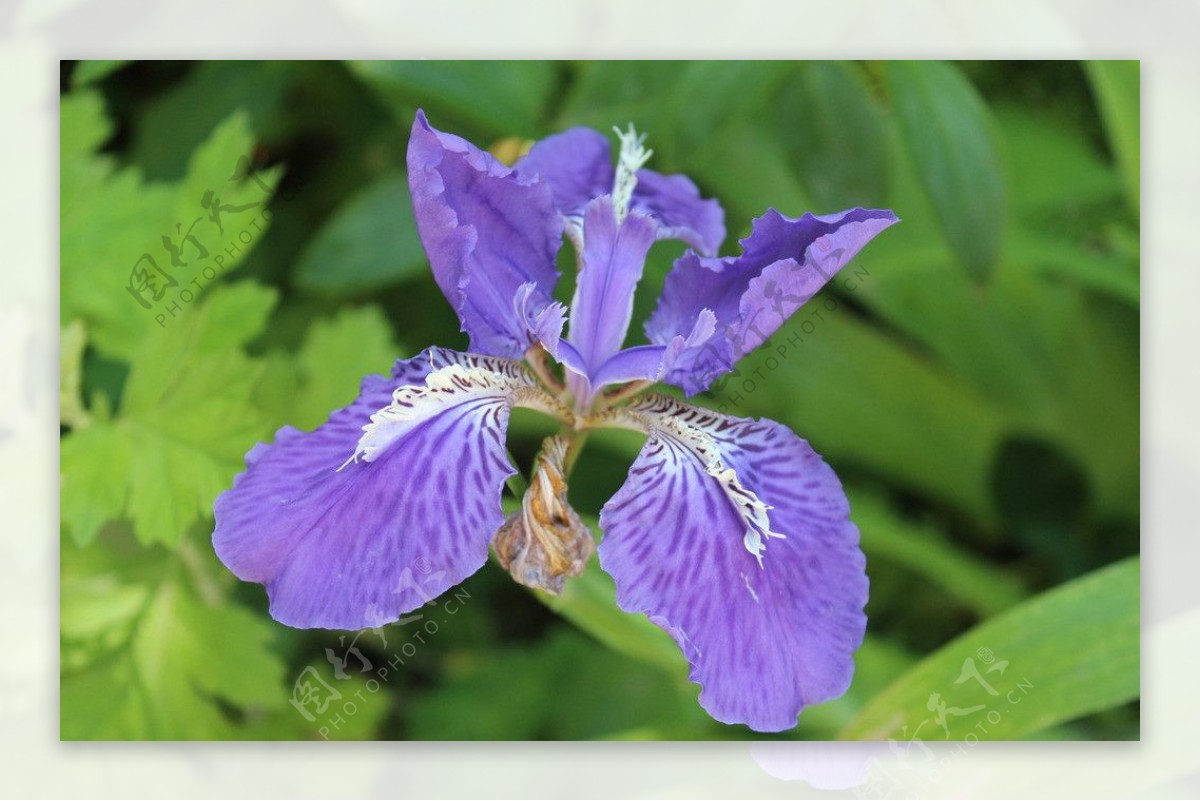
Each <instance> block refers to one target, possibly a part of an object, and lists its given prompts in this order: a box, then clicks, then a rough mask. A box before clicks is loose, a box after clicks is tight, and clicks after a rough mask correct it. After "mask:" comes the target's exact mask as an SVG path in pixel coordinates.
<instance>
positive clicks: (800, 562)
mask: <svg viewBox="0 0 1200 801" xmlns="http://www.w3.org/2000/svg"><path fill="white" fill-rule="evenodd" d="M616 414H618V415H620V416H621V422H622V423H623V424H625V425H631V426H632V427H637V428H641V429H642V430H646V431H648V432H649V439H648V440H647V441H646V445H645V446H644V447H643V448H642V451H641V453H640V454H639V455H638V458H637V460H636V461H635V462H634V464H633V466H632V467H631V468H630V471H629V477H628V479H626V482H625V484H624V485H623V486H622V487H621V489H620V490H619V491H618V492H617V494H616V495H615V496H613V498H612V499H611V500H610V501H609V502H608V503H607V504H606V505H605V506H604V509H603V511H602V512H601V514H600V526H601V528H602V529H603V530H604V538H603V540H602V541H601V543H600V548H599V552H600V564H601V566H602V567H603V568H604V570H606V571H607V572H608V573H609V574H610V575H611V576H612V577H613V578H614V579H615V581H616V584H617V602H618V604H619V605H620V606H621V608H622V609H624V610H626V611H628V612H644V613H645V614H646V615H648V616H649V617H650V619H651V620H652V621H654V622H655V623H656V624H658V625H659V626H661V627H662V628H664V629H666V630H667V631H668V632H669V633H670V634H671V635H672V636H673V637H674V638H675V641H676V642H677V643H678V644H679V646H680V648H682V649H683V652H684V654H685V656H687V658H688V661H689V662H690V663H691V665H692V670H691V676H690V678H691V679H692V681H694V682H696V683H697V684H699V685H700V686H701V688H702V689H701V692H700V703H701V705H703V706H704V708H705V709H707V710H708V712H709V714H711V715H712V716H713V717H714V718H716V719H717V720H720V721H722V722H725V723H745V724H746V725H748V726H749V727H750V728H752V729H755V730H758V731H780V730H782V729H787V728H791V727H792V726H794V725H795V724H796V717H797V715H798V714H799V713H800V711H801V710H802V709H803V708H804V707H806V706H809V705H811V704H817V703H821V702H822V701H828V700H830V699H833V698H836V697H838V696H840V695H841V694H842V693H844V692H845V691H846V689H847V687H849V685H850V679H851V676H852V675H853V672H854V662H853V653H854V651H855V649H857V648H858V646H859V645H860V644H861V643H862V639H863V634H864V632H865V629H866V616H865V615H864V614H863V606H864V605H865V603H866V600H867V577H866V574H865V572H864V566H865V560H864V558H863V555H862V552H861V551H860V550H859V547H858V529H857V528H856V527H855V526H854V524H853V523H851V522H850V520H849V505H848V504H847V501H846V496H845V494H844V493H843V491H842V488H841V484H840V483H839V482H838V479H837V477H836V476H835V475H834V473H833V471H832V470H831V469H830V468H829V466H828V465H826V464H825V463H824V462H823V461H822V460H821V457H820V456H818V455H817V454H816V453H814V452H813V450H812V448H810V447H809V445H808V443H806V442H805V441H804V440H802V439H800V438H799V437H797V436H796V435H795V434H793V433H792V432H791V431H789V430H788V429H787V428H785V427H784V426H782V425H780V424H779V423H775V422H772V421H770V420H748V419H744V418H736V417H727V416H724V415H717V414H715V413H712V412H708V411H706V410H703V409H698V408H695V407H692V406H689V405H687V404H684V403H681V402H679V401H676V400H673V399H670V398H666V397H663V396H651V397H647V398H644V399H642V400H639V401H636V402H635V403H634V404H632V405H631V406H630V407H627V409H626V410H624V411H619V412H616Z"/></svg>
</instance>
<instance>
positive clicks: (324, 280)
mask: <svg viewBox="0 0 1200 801" xmlns="http://www.w3.org/2000/svg"><path fill="white" fill-rule="evenodd" d="M418 275H419V276H421V277H428V275H429V274H428V272H427V270H426V269H425V250H424V248H422V246H421V239H420V237H419V236H418V235H417V226H416V222H415V219H414V218H413V211H412V199H411V197H410V196H409V192H408V180H407V179H406V178H405V176H403V175H389V176H386V177H383V178H381V179H379V180H378V181H376V182H375V183H373V184H371V185H370V186H367V187H366V188H364V189H363V190H362V191H360V192H359V193H358V194H357V195H355V196H354V197H352V198H351V199H350V200H348V201H346V203H345V204H344V205H342V206H341V207H340V208H339V209H338V211H337V212H336V213H335V214H334V215H333V217H332V218H331V219H329V220H328V221H327V222H326V223H325V224H324V225H323V226H321V228H320V229H319V230H318V231H317V233H316V234H315V235H314V236H313V238H312V239H311V240H310V241H309V243H308V246H307V247H306V248H305V250H304V251H303V253H302V254H301V255H300V260H299V262H298V263H297V265H296V280H297V282H298V283H299V284H300V285H301V286H303V287H305V288H306V289H310V290H315V291H318V292H322V293H328V294H334V295H358V294H363V293H366V292H369V291H371V290H376V289H379V288H381V287H385V286H388V285H389V284H395V283H399V282H401V281H404V280H406V279H408V278H412V277H414V276H418Z"/></svg>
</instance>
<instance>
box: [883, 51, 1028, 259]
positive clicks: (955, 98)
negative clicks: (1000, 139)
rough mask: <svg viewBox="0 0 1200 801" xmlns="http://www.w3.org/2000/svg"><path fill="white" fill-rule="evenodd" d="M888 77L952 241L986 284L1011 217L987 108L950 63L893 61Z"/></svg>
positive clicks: (900, 117)
mask: <svg viewBox="0 0 1200 801" xmlns="http://www.w3.org/2000/svg"><path fill="white" fill-rule="evenodd" d="M885 72H886V75H887V79H888V88H889V89H890V92H891V97H892V104H893V107H894V109H895V113H896V118H897V121H898V122H899V125H900V129H901V131H902V132H903V133H904V137H905V139H906V141H907V143H908V148H909V151H910V152H911V154H912V158H913V161H914V162H915V164H916V168H917V172H918V174H919V175H920V178H921V181H922V183H923V185H924V187H925V190H926V191H927V192H928V193H929V197H930V200H932V202H933V206H934V208H935V209H936V211H937V215H938V219H939V220H940V221H941V224H942V228H943V229H944V230H945V233H946V238H947V240H948V241H949V242H950V245H951V247H953V249H954V251H955V253H957V254H958V257H959V259H960V260H961V261H962V264H963V266H964V267H965V268H966V269H967V271H968V273H970V275H971V276H972V277H973V278H974V279H975V280H976V281H983V280H984V279H986V278H987V277H988V274H989V272H990V271H991V269H992V267H993V266H994V265H995V263H996V260H997V259H998V258H999V256H1000V248H1001V241H1002V236H1003V230H1004V217H1005V197H1004V182H1003V177H1002V174H1001V168H1000V156H999V152H998V149H997V142H996V136H995V131H994V129H993V123H992V120H991V118H990V115H989V111H988V108H987V106H986V105H984V103H983V100H982V99H981V98H980V97H979V94H978V93H977V92H976V91H975V89H974V87H972V86H971V84H970V82H969V81H967V79H966V78H965V77H964V76H963V74H962V73H961V72H960V71H959V70H958V68H956V67H954V66H952V65H950V64H947V63H945V62H940V61H894V62H888V63H887V65H886V67H885ZM900 214H901V217H903V216H904V211H903V210H901V212H900Z"/></svg>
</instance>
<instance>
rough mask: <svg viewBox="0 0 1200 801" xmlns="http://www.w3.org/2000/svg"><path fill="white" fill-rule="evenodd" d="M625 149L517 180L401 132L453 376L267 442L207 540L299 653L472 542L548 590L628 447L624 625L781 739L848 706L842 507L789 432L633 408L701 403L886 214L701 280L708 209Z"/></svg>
mask: <svg viewBox="0 0 1200 801" xmlns="http://www.w3.org/2000/svg"><path fill="white" fill-rule="evenodd" d="M619 136H620V140H621V147H620V152H619V154H618V156H617V158H616V161H615V164H614V161H613V158H612V156H611V154H610V149H609V145H608V142H607V140H606V139H605V138H604V137H603V136H602V135H600V134H598V133H596V132H595V131H591V130H587V129H583V128H575V129H571V130H568V131H566V132H564V133H560V134H556V135H554V136H550V137H548V138H546V139H544V140H542V141H540V142H538V143H536V144H535V145H534V146H533V147H532V149H531V150H530V151H529V152H528V154H527V155H525V156H524V157H523V158H521V159H520V160H519V161H518V162H517V163H516V164H515V165H514V166H513V167H511V168H510V167H506V166H504V165H503V164H501V163H500V162H498V161H497V160H496V159H494V158H493V157H492V156H490V155H489V154H488V153H486V152H484V151H482V150H479V149H478V148H476V147H474V146H473V145H471V144H470V143H468V142H467V141H465V140H464V139H461V138H459V137H457V136H454V135H452V134H447V133H443V132H440V131H437V130H435V129H434V128H432V127H431V126H430V125H429V123H428V121H427V120H426V118H425V115H424V114H423V113H421V112H418V113H417V117H416V120H415V122H414V124H413V128H412V136H411V138H410V140H409V146H408V177H409V184H410V187H411V190H412V197H413V208H414V211H415V214H416V219H417V226H418V229H419V231H420V235H421V240H422V242H423V243H424V245H425V249H426V251H427V253H428V256H429V262H430V265H431V267H432V269H433V275H434V278H435V280H436V281H437V283H438V286H439V287H441V289H442V291H443V293H444V294H445V296H446V298H447V299H448V300H449V301H450V303H451V305H452V306H453V307H454V310H455V311H456V312H457V313H458V316H459V319H460V320H461V322H462V328H463V331H465V332H466V333H467V334H468V335H469V337H470V352H469V353H460V352H456V351H452V350H448V349H445V348H439V347H431V348H429V349H427V350H425V351H424V352H422V353H420V354H419V355H417V356H415V357H413V358H411V359H406V360H400V361H398V362H396V365H395V367H394V368H393V369H392V372H391V375H389V376H377V375H371V376H367V377H366V378H364V379H363V382H362V389H361V393H360V394H359V396H358V398H357V400H355V401H354V402H353V403H352V404H351V405H349V406H347V407H346V408H344V409H341V410H339V411H336V412H334V413H333V414H332V416H331V417H330V418H329V420H328V422H326V423H325V424H324V425H322V426H320V427H319V428H317V429H316V430H315V431H312V432H311V433H305V432H301V431H298V430H296V429H295V428H291V427H285V428H283V429H281V430H280V431H279V432H278V434H277V435H276V437H275V441H274V443H273V444H271V445H261V444H260V445H256V446H255V447H254V448H253V449H252V450H251V451H250V452H249V453H248V454H247V456H246V467H247V469H246V471H245V472H243V473H242V474H240V475H239V476H238V477H237V479H236V480H235V481H234V485H233V488H232V489H230V490H228V491H227V492H225V493H223V494H222V495H221V496H220V497H219V498H218V499H217V501H216V507H215V517H216V531H215V532H214V534H213V542H214V545H215V548H216V551H217V554H218V555H219V556H220V558H221V560H222V561H223V562H224V563H225V564H226V565H227V566H228V567H229V568H230V570H232V571H233V572H234V573H236V574H237V575H238V576H239V577H241V578H242V579H244V580H247V581H255V582H259V583H262V584H264V585H265V586H266V588H267V592H268V595H269V597H270V609H271V614H272V615H273V616H274V617H275V618H276V619H277V620H279V621H280V622H282V623H285V624H287V625H289V626H295V627H299V628H334V629H359V628H365V627H368V626H378V625H381V624H384V623H388V622H392V621H395V620H397V619H399V618H400V616H401V615H403V614H405V613H406V612H409V611H411V610H413V609H416V608H417V607H419V606H421V605H422V604H424V603H426V602H427V601H429V600H430V599H431V598H433V597H435V596H437V595H438V594H440V593H442V592H444V591H445V590H447V589H449V588H450V587H452V586H454V585H455V584H457V583H459V582H461V581H462V580H463V579H465V578H467V577H468V576H470V575H471V574H472V573H474V572H475V571H476V570H478V569H479V568H480V567H481V566H482V565H483V564H484V562H486V561H487V557H488V548H489V544H490V545H492V547H494V548H495V550H496V554H497V557H498V559H499V561H500V562H501V563H502V564H503V565H504V566H505V567H507V568H508V569H509V571H510V572H512V574H513V576H514V578H516V579H517V580H518V581H520V582H522V583H524V584H528V585H530V586H535V587H540V588H542V589H544V590H546V591H550V592H555V591H557V590H559V589H561V587H562V582H563V580H564V578H569V577H570V576H573V575H578V573H579V572H580V571H581V570H582V569H583V566H584V564H585V563H586V562H587V560H588V558H589V557H590V556H591V554H592V551H593V550H594V549H595V545H594V542H595V541H594V539H593V537H592V535H591V533H590V532H589V531H588V530H587V528H586V527H585V526H584V525H583V523H582V522H581V521H580V519H579V517H578V515H577V514H575V512H574V510H572V509H571V508H570V504H569V502H568V500H567V477H568V475H569V473H570V467H571V465H572V464H573V463H574V460H575V458H576V457H577V456H578V451H579V448H580V447H581V445H582V442H583V440H584V438H585V437H586V434H587V432H588V431H590V430H592V429H596V428H602V427H618V428H627V429H633V430H636V431H640V432H642V433H644V434H645V435H646V436H647V440H646V443H645V446H644V447H643V448H642V450H641V452H640V453H639V455H638V457H637V460H636V461H635V462H634V463H633V466H632V467H631V468H630V470H629V475H628V477H627V478H626V480H625V483H624V485H623V486H622V487H621V489H620V490H619V491H618V492H617V494H616V495H615V496H613V498H612V499H611V500H610V501H609V502H608V503H607V504H605V506H604V508H603V510H602V511H601V513H600V528H601V529H602V530H603V539H602V540H601V542H600V545H599V547H598V551H599V560H600V566H601V567H602V568H603V569H604V570H605V571H607V572H608V573H609V575H611V576H612V578H613V579H614V581H615V583H616V587H617V603H618V604H619V605H620V607H621V608H622V609H624V610H625V611H627V612H635V613H637V612H640V613H644V614H646V615H647V616H649V618H650V619H651V620H652V621H653V622H654V623H656V624H657V625H659V626H661V627H662V628H664V629H665V630H666V631H667V632H669V633H670V634H671V636H672V637H673V638H674V639H675V641H676V642H677V643H678V645H679V647H680V648H681V649H682V650H683V652H684V654H685V656H686V657H687V659H688V661H689V662H690V664H691V675H690V678H691V679H692V681H694V682H696V683H697V684H699V685H700V686H701V688H702V689H701V692H700V703H701V704H702V705H703V706H704V708H705V709H706V710H708V712H709V713H710V714H711V715H712V716H713V717H714V718H716V719H717V720H720V721H724V722H727V723H735V722H736V723H744V724H746V725H748V726H750V727H751V728H753V729H757V730H761V731H778V730H782V729H786V728H790V727H792V726H794V725H795V724H796V719H797V715H798V714H799V712H800V710H801V709H802V708H804V707H805V706H807V705H810V704H815V703H819V702H822V701H826V700H829V699H832V698H836V697H838V696H839V695H841V694H842V693H843V692H845V690H846V689H847V687H848V686H849V683H850V678H851V675H852V674H853V670H854V664H853V653H854V651H855V649H857V647H858V646H859V645H860V643H861V642H862V638H863V634H864V630H865V627H866V616H865V615H864V613H863V607H864V604H865V603H866V599H867V577H866V573H865V560H864V557H863V554H862V552H861V551H860V549H859V546H858V540H859V535H858V529H857V528H856V527H855V525H854V524H853V523H851V522H850V517H849V505H848V503H847V500H846V496H845V493H844V492H843V490H842V487H841V484H840V482H839V481H838V478H837V476H835V475H834V473H833V471H832V470H831V469H830V468H829V466H828V465H826V464H825V462H824V461H823V460H822V459H821V457H820V456H818V455H817V454H816V453H815V452H814V451H813V449H812V448H811V447H810V446H809V445H808V443H807V442H805V441H804V440H803V439H801V438H800V437H798V436H796V435H795V434H794V433H792V432H791V431H790V430H788V429H787V428H786V427H784V426H783V425H781V424H779V423H776V422H773V421H771V420H753V419H746V418H739V417H730V416H727V415H722V414H717V413H715V412H712V411H709V410H707V409H703V408H699V407H696V406H692V405H690V404H688V403H686V402H683V401H681V400H678V399H676V398H674V397H669V396H666V395H661V394H653V393H649V392H645V390H647V389H649V388H650V387H651V386H652V385H653V384H654V383H656V382H659V381H662V382H665V383H668V384H673V385H676V386H678V387H680V388H682V389H683V390H684V391H685V392H686V393H687V394H688V395H689V396H690V395H692V394H695V393H697V392H700V391H703V390H704V389H706V388H707V387H709V386H710V385H711V384H712V382H713V381H714V380H715V379H717V378H718V377H720V376H721V375H723V374H724V373H726V372H728V371H729V370H731V369H732V368H733V366H734V364H735V363H736V362H737V361H738V359H740V358H741V357H742V356H744V355H745V354H746V353H748V352H749V351H750V350H752V349H753V348H755V347H757V346H758V345H759V344H761V343H762V342H763V341H764V340H765V339H766V338H767V337H769V336H770V335H771V333H772V332H774V331H775V330H776V329H778V327H779V326H780V325H782V324H783V322H784V321H785V320H786V319H787V317H788V316H789V315H790V314H791V313H792V312H794V311H795V310H796V309H797V308H798V307H799V306H800V305H802V304H803V303H804V302H805V301H807V300H808V299H809V298H811V297H812V296H813V294H814V293H816V292H817V290H818V289H820V288H821V287H822V286H823V285H824V284H825V283H826V282H827V281H828V280H829V279H830V277H831V276H833V275H834V274H835V273H836V272H837V271H838V270H839V269H841V267H843V266H844V265H845V264H846V263H847V262H848V261H849V260H850V259H851V258H852V257H853V256H854V255H855V254H856V253H857V252H858V251H859V250H860V249H861V248H862V247H863V246H864V245H865V244H866V243H867V242H868V241H869V240H870V239H871V238H872V237H874V236H875V235H876V234H878V233H879V232H880V231H882V230H883V229H884V228H887V227H888V226H889V225H892V224H893V223H894V222H896V217H895V215H893V214H892V212H890V211H886V210H865V209H860V208H855V209H851V210H849V211H844V212H841V213H838V214H832V215H828V216H814V215H811V214H805V215H804V216H803V217H800V218H798V219H793V218H790V217H786V216H784V215H782V214H780V213H779V212H777V211H774V210H771V211H768V212H767V213H766V214H764V215H763V216H762V217H759V218H758V219H756V220H755V221H754V225H753V228H752V230H751V232H750V234H749V236H747V237H746V238H745V239H743V240H742V241H741V243H740V244H741V253H740V255H737V256H731V257H718V256H717V255H716V253H717V249H718V248H719V246H720V244H721V242H722V240H723V239H724V236H725V226H724V212H723V210H722V209H721V207H720V205H719V204H718V203H717V202H716V201H714V200H708V199H704V198H702V197H701V196H700V193H699V192H698V191H697V189H696V186H695V185H694V184H693V183H692V182H691V181H690V180H688V179H687V178H686V177H683V176H679V175H672V176H667V175H661V174H659V173H656V172H653V171H651V170H648V169H644V167H643V164H644V163H645V161H646V159H647V158H648V157H649V155H650V153H649V151H647V150H645V149H644V148H643V146H642V141H641V139H640V138H638V137H637V136H636V135H635V134H634V133H633V131H632V129H631V130H630V131H629V133H619ZM564 237H565V238H566V239H568V240H569V241H570V242H571V243H572V244H573V245H574V248H575V250H576V255H577V259H578V264H579V274H578V278H577V284H576V286H577V288H576V291H575V296H574V299H573V300H572V302H571V306H570V309H569V310H568V309H567V308H564V307H563V306H562V304H560V303H557V302H556V301H555V300H554V294H553V293H554V288H555V284H556V282H557V280H558V277H559V276H558V272H557V270H556V267H555V257H556V254H557V253H558V250H559V248H560V247H561V246H562V245H563V241H564ZM664 237H669V238H677V239H680V240H682V241H683V242H685V243H687V244H688V245H689V246H690V247H691V248H692V249H691V250H689V251H688V252H687V253H685V255H684V256H682V257H681V258H679V259H678V260H676V262H675V264H674V267H673V269H672V270H671V272H670V273H669V274H668V276H667V278H666V283H665V286H664V289H663V294H662V297H661V298H660V299H659V303H658V307H657V309H656V310H655V312H654V313H653V315H652V316H651V317H650V319H649V321H648V323H647V325H646V334H647V338H648V340H649V342H648V344H643V345H636V346H633V347H628V348H627V347H625V339H626V334H627V329H628V327H629V323H630V317H631V314H632V303H633V293H634V290H635V288H636V286H637V284H638V281H639V279H640V278H641V275H642V270H643V267H644V263H645V257H646V253H647V251H648V250H649V249H650V246H651V245H652V244H653V243H654V242H655V240H656V239H659V238H664ZM568 314H569V317H570V326H569V332H568V333H567V335H566V336H565V337H564V336H563V329H564V327H566V321H567V316H568ZM556 364H557V365H559V366H558V367H556V366H555V365H556ZM560 373H561V376H562V377H561V378H560ZM516 406H520V407H527V408H532V409H536V410H538V411H541V412H543V413H545V414H548V415H550V416H552V417H555V418H557V419H558V420H560V421H561V433H560V435H557V436H554V437H550V438H547V440H546V441H545V443H544V445H543V450H542V452H541V453H540V454H539V456H538V458H537V462H536V465H535V469H534V473H533V475H532V477H531V480H530V483H529V489H528V491H527V492H526V493H525V496H524V498H523V499H522V504H521V509H520V511H518V512H516V513H514V514H512V515H510V516H509V517H508V518H507V519H506V518H505V515H504V513H503V511H502V508H501V503H500V501H501V495H502V493H503V489H504V485H505V482H506V481H507V480H508V479H509V478H510V477H511V476H513V475H514V474H515V472H516V471H515V469H514V468H513V466H512V465H511V464H510V462H509V459H508V458H507V452H506V448H505V435H506V430H507V425H508V419H509V413H510V411H511V409H512V408H513V407H516Z"/></svg>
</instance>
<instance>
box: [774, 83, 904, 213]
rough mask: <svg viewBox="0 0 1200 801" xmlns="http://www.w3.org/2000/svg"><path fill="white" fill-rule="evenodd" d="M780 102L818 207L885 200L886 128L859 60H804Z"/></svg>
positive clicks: (786, 135)
mask: <svg viewBox="0 0 1200 801" xmlns="http://www.w3.org/2000/svg"><path fill="white" fill-rule="evenodd" d="M775 102H776V113H777V117H778V127H779V135H780V138H781V140H782V142H783V146H784V149H785V150H786V152H787V154H788V161H789V163H790V164H791V165H792V168H793V171H794V172H795V173H796V175H797V176H798V177H799V178H800V180H801V182H802V183H803V184H804V186H805V187H806V188H807V189H808V191H809V192H811V193H812V196H813V198H814V199H815V200H816V201H817V203H818V204H820V208H819V209H813V211H817V212H821V211H824V212H832V211H836V210H839V209H844V208H850V207H851V206H864V207H867V208H872V207H876V208H878V207H881V206H885V205H886V200H887V167H888V164H887V157H888V152H887V150H888V142H887V131H886V129H885V128H884V124H883V116H882V114H881V112H880V109H879V107H878V104H877V103H876V101H875V99H874V98H873V97H872V96H871V92H870V91H869V90H868V88H867V86H866V82H865V79H864V77H863V74H862V71H861V70H860V69H859V68H858V67H857V66H856V65H854V64H851V63H847V62H845V61H812V62H805V63H803V64H801V65H800V66H799V67H798V68H796V69H795V70H794V71H793V72H792V73H791V74H790V75H789V76H788V79H787V81H786V83H785V84H784V87H783V90H782V92H781V93H780V95H779V97H778V98H776V101H775ZM806 211H807V209H806Z"/></svg>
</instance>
